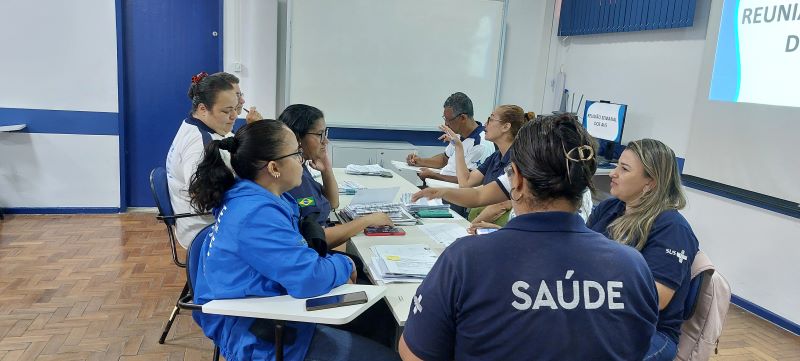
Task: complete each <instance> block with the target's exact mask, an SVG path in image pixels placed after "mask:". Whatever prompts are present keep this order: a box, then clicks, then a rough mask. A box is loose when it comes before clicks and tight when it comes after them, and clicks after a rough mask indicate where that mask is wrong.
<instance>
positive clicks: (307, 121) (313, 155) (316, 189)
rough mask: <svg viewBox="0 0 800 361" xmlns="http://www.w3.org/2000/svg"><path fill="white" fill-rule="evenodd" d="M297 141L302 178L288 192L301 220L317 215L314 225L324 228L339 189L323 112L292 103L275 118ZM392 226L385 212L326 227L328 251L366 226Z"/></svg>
mask: <svg viewBox="0 0 800 361" xmlns="http://www.w3.org/2000/svg"><path fill="white" fill-rule="evenodd" d="M278 120H280V121H282V122H283V123H285V124H286V125H287V126H288V127H289V129H291V130H292V131H293V132H294V134H295V135H297V139H298V140H299V141H300V147H301V148H302V149H303V159H304V161H305V163H306V165H305V166H304V167H303V178H302V182H301V183H300V185H299V186H298V187H296V188H294V189H292V190H290V191H289V194H291V195H292V196H293V197H294V199H295V200H296V201H297V205H298V206H299V207H300V215H301V217H306V216H308V215H310V214H314V213H318V215H317V217H318V218H317V222H318V223H319V224H320V225H322V226H325V225H327V221H328V216H329V215H330V213H331V209H336V208H338V207H339V186H338V184H337V183H336V177H334V175H333V166H332V165H331V160H330V158H329V157H328V128H327V126H326V124H325V118H324V116H323V114H322V111H320V110H319V109H317V108H315V107H312V106H310V105H305V104H293V105H290V106H288V107H286V109H284V111H283V113H281V115H280V116H279V117H278ZM308 167H311V168H313V169H315V170H317V171H319V172H321V173H322V184H319V182H317V181H316V180H314V177H313V176H312V175H311V172H310V171H309V170H308ZM384 225H393V223H392V221H391V219H389V216H387V215H386V214H385V213H373V214H370V215H368V216H365V217H360V218H357V219H355V220H353V221H352V222H348V223H345V224H341V225H337V226H333V227H327V228H325V238H326V241H327V242H328V247H329V248H334V247H337V246H339V245H341V244H342V243H344V242H346V241H347V240H348V239H350V237H353V236H355V235H356V234H358V233H359V232H361V231H363V230H364V228H367V227H369V226H384Z"/></svg>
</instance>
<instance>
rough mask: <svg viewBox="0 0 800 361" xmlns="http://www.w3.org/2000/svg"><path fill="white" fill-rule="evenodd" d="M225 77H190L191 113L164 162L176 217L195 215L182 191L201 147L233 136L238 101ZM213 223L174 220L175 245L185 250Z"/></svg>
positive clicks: (197, 219)
mask: <svg viewBox="0 0 800 361" xmlns="http://www.w3.org/2000/svg"><path fill="white" fill-rule="evenodd" d="M228 75H229V74H227V75H226V74H225V73H216V74H211V75H208V74H207V73H205V72H201V73H199V74H197V75H195V76H193V77H192V83H191V85H189V91H188V96H189V100H190V101H191V102H192V108H191V112H190V113H189V116H188V117H187V118H186V119H184V120H183V121H182V122H181V126H180V128H178V132H177V133H176V134H175V138H173V140H172V145H170V147H169V152H168V153H167V161H166V169H167V175H168V177H167V182H168V185H169V199H170V203H171V204H172V208H173V210H174V211H175V213H176V214H182V213H195V212H193V210H192V207H191V204H190V199H189V195H188V193H187V192H186V191H187V189H188V188H189V180H190V178H191V177H192V175H193V174H194V172H195V170H196V169H197V164H198V163H200V160H201V159H202V157H203V147H205V145H206V144H208V142H210V141H211V140H212V139H223V138H226V137H231V136H233V133H231V129H232V128H233V123H234V121H235V120H236V115H237V114H238V113H237V112H236V107H237V106H238V100H237V97H236V92H235V88H234V86H233V85H232V84H231V83H230V78H229V77H228ZM231 77H232V75H231ZM234 78H235V77H234ZM222 158H223V159H224V161H225V162H229V160H230V155H229V154H228V152H225V151H223V152H222ZM213 222H214V218H213V217H211V216H208V215H198V216H195V217H183V218H178V219H177V220H176V221H175V236H176V237H177V238H178V243H180V245H181V246H183V247H184V248H188V247H189V244H191V243H192V240H193V239H194V236H196V235H197V233H198V232H200V230H201V229H203V227H205V226H207V225H209V224H211V223H213Z"/></svg>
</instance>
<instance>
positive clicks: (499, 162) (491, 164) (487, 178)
mask: <svg viewBox="0 0 800 361" xmlns="http://www.w3.org/2000/svg"><path fill="white" fill-rule="evenodd" d="M510 150H511V149H509V151H506V154H505V155H500V151H499V150H498V151H495V152H494V153H492V155H490V156H489V158H486V160H485V161H483V163H481V165H479V166H478V171H479V172H481V174H483V181H482V182H481V184H482V185H487V184H489V183H492V182H494V181H495V180H496V179H497V178H499V177H500V176H501V175H503V173H504V172H505V169H506V166H507V165H508V163H509V162H511V152H510Z"/></svg>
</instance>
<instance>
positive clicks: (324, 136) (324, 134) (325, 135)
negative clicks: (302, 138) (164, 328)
mask: <svg viewBox="0 0 800 361" xmlns="http://www.w3.org/2000/svg"><path fill="white" fill-rule="evenodd" d="M306 134H313V135H316V136H318V137H319V141H320V142H321V141H323V140H325V139H328V128H325V129H324V130H323V131H322V132H320V133H310V132H309V133H306Z"/></svg>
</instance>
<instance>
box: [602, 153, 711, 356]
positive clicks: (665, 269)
mask: <svg viewBox="0 0 800 361" xmlns="http://www.w3.org/2000/svg"><path fill="white" fill-rule="evenodd" d="M610 177H611V195H613V196H614V198H611V199H608V200H605V201H603V202H602V203H600V204H598V205H597V208H596V209H595V210H594V211H593V212H592V215H591V216H590V217H589V221H588V222H587V224H588V225H589V228H591V229H593V230H595V231H598V232H602V233H603V234H605V235H606V236H608V237H609V238H611V239H615V240H617V241H619V242H620V243H623V244H626V245H629V246H631V247H635V248H636V249H637V250H639V251H640V252H641V253H642V255H643V256H644V259H645V260H646V261H647V264H648V265H649V267H650V270H651V271H652V272H653V277H654V278H655V282H656V289H657V290H658V309H659V315H658V325H657V332H656V333H655V334H654V335H653V340H652V342H651V346H650V351H648V354H647V357H646V358H645V360H672V359H673V358H675V354H676V352H677V343H678V338H679V337H680V332H681V324H682V323H683V311H684V310H683V309H684V303H685V302H686V297H687V294H688V292H689V281H690V278H691V274H690V271H691V265H692V262H693V261H694V256H695V254H696V253H697V251H698V248H699V245H698V242H697V238H696V237H695V235H694V232H693V231H692V227H691V226H689V222H687V221H686V219H685V218H683V216H682V215H681V214H680V213H678V210H679V209H682V208H683V207H684V206H685V205H686V199H685V198H684V195H683V189H682V187H681V180H680V173H679V172H678V166H677V163H676V162H675V153H673V152H672V149H670V148H669V147H667V146H666V145H665V144H664V143H662V142H659V141H657V140H653V139H642V140H637V141H633V142H630V143H628V147H627V148H626V149H625V151H623V152H622V155H621V156H620V157H619V163H618V165H617V168H616V169H614V170H613V171H612V172H611V174H610Z"/></svg>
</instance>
